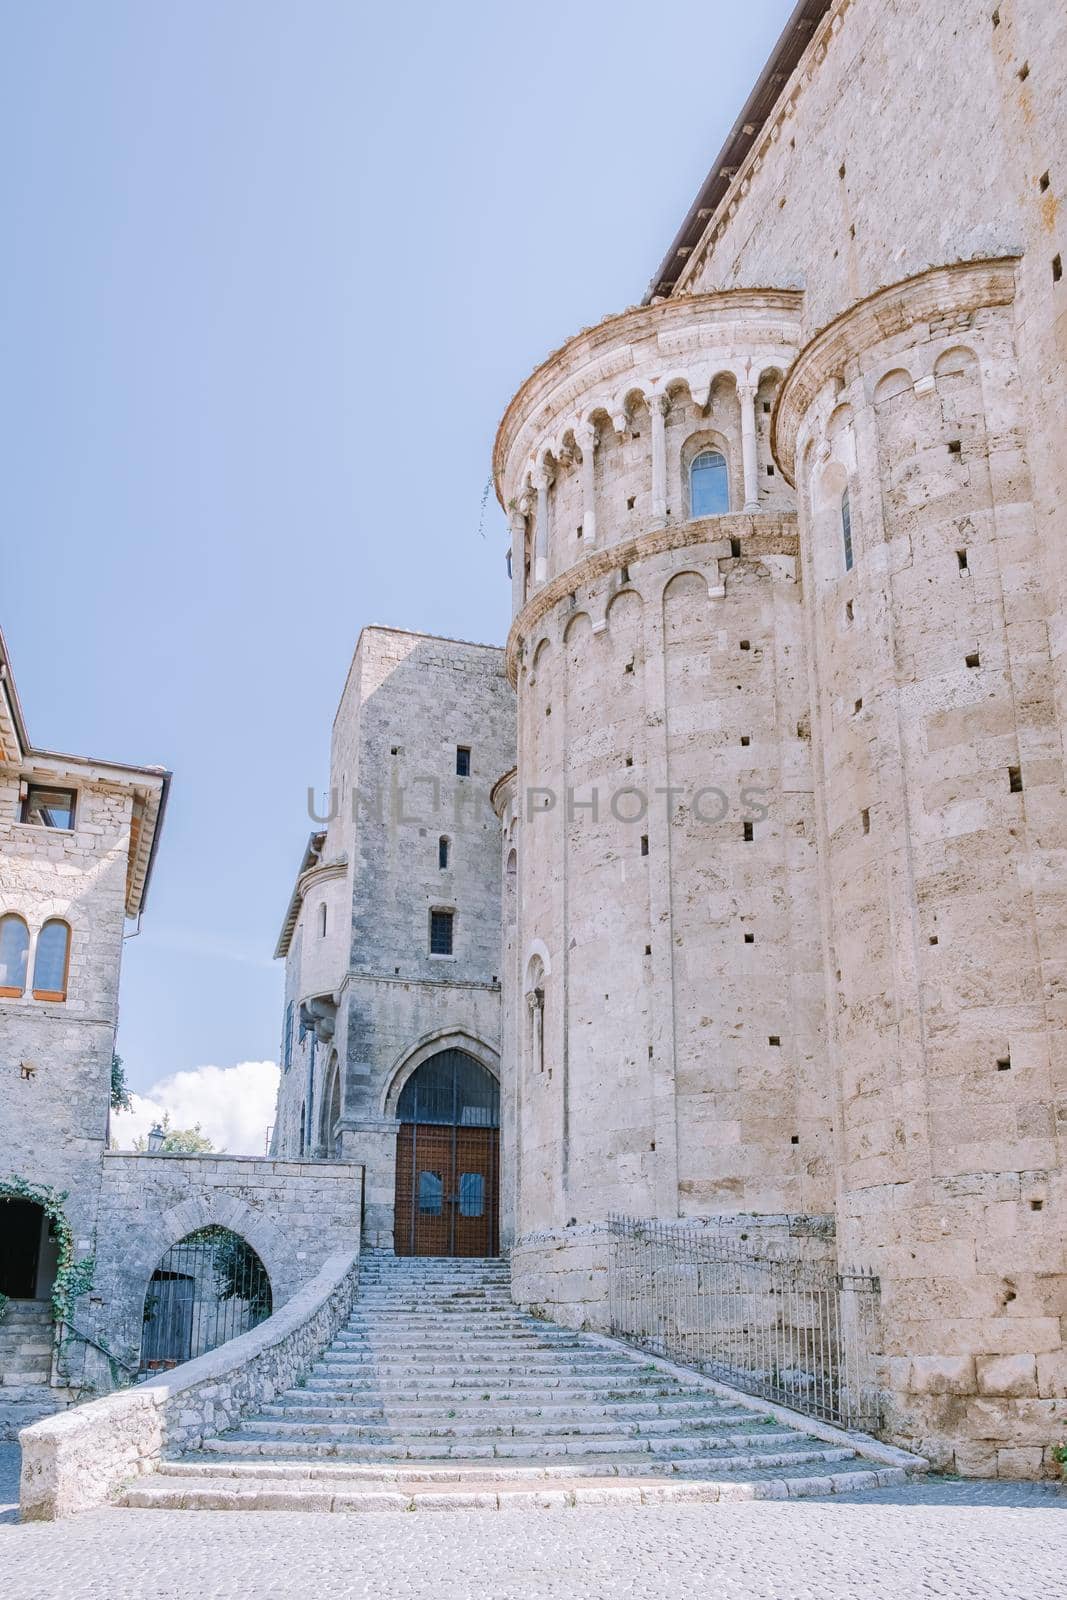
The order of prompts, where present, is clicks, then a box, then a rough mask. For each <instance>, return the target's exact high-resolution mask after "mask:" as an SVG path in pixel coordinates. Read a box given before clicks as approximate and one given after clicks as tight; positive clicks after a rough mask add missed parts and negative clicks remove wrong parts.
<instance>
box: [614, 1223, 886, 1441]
mask: <svg viewBox="0 0 1067 1600" xmlns="http://www.w3.org/2000/svg"><path fill="white" fill-rule="evenodd" d="M608 1229H609V1235H610V1238H609V1263H608V1285H609V1289H608V1292H609V1307H610V1316H611V1331H612V1333H613V1334H614V1335H615V1337H616V1338H619V1339H624V1340H626V1341H627V1343H629V1344H635V1345H638V1346H640V1347H641V1348H642V1349H645V1350H649V1351H651V1352H652V1353H654V1354H655V1355H659V1356H664V1357H667V1358H669V1359H670V1360H672V1361H679V1362H681V1363H683V1364H684V1365H686V1366H691V1367H695V1368H696V1369H697V1370H698V1371H700V1372H703V1373H705V1374H707V1376H709V1377H714V1378H719V1379H721V1381H722V1382H724V1383H729V1384H732V1385H733V1386H734V1387H735V1388H737V1389H742V1390H743V1391H744V1392H745V1393H746V1394H754V1395H760V1396H761V1397H763V1398H764V1399H767V1400H777V1401H779V1402H780V1403H781V1404H783V1405H788V1406H792V1407H794V1409H796V1410H797V1411H802V1412H804V1413H805V1414H806V1415H808V1416H812V1417H821V1418H823V1419H824V1420H825V1421H827V1422H836V1423H838V1424H840V1425H841V1426H843V1427H847V1428H862V1429H864V1430H865V1431H867V1432H872V1431H874V1430H876V1429H877V1428H878V1426H879V1423H880V1405H879V1394H878V1385H877V1382H876V1376H875V1372H874V1364H873V1359H872V1352H873V1350H874V1349H875V1347H876V1344H877V1328H878V1311H879V1281H878V1279H877V1277H875V1275H874V1274H873V1273H870V1272H846V1273H839V1272H838V1271H837V1270H836V1268H835V1265H834V1263H832V1262H826V1261H804V1260H799V1259H797V1258H796V1257H795V1256H793V1255H792V1254H791V1253H790V1254H787V1253H786V1252H785V1251H784V1250H775V1249H773V1248H770V1247H767V1246H758V1247H757V1246H755V1245H752V1244H747V1243H742V1242H741V1241H739V1240H737V1239H734V1238H730V1237H727V1236H725V1235H723V1234H722V1233H715V1232H710V1231H708V1230H705V1229H704V1228H702V1227H700V1226H699V1225H696V1224H686V1223H681V1224H674V1223H670V1222H654V1221H644V1220H641V1219H640V1218H636V1217H622V1216H612V1217H611V1218H610V1220H609V1224H608Z"/></svg>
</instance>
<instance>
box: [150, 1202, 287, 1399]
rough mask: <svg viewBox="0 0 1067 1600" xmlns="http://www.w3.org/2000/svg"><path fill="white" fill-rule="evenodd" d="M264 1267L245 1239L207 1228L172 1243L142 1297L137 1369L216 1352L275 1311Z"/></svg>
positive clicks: (173, 1362) (221, 1229)
mask: <svg viewBox="0 0 1067 1600" xmlns="http://www.w3.org/2000/svg"><path fill="white" fill-rule="evenodd" d="M273 1304H274V1297H273V1294H272V1292H271V1286H270V1278H269V1276H268V1274H267V1269H266V1267H265V1266H264V1265H263V1262H262V1261H261V1260H260V1258H259V1256H258V1255H257V1254H256V1252H255V1251H254V1250H253V1248H252V1246H251V1245H250V1244H249V1243H248V1242H247V1240H245V1239H242V1238H241V1236H240V1234H236V1233H233V1232H231V1230H230V1229H229V1228H220V1227H216V1226H215V1225H211V1226H209V1227H206V1228H198V1229H197V1230H196V1232H195V1233H190V1234H186V1236H185V1238H184V1239H179V1241H178V1243H177V1244H173V1245H171V1247H170V1249H169V1250H168V1251H167V1252H166V1254H165V1255H164V1257H163V1259H162V1261H160V1263H159V1266H158V1267H157V1268H156V1270H155V1272H153V1274H152V1277H151V1279H150V1281H149V1284H148V1288H147V1290H146V1293H145V1300H144V1315H143V1318H142V1323H143V1329H142V1335H141V1370H142V1372H146V1371H156V1370H158V1369H159V1368H161V1367H174V1366H177V1365H178V1364H179V1362H182V1361H191V1360H192V1359H193V1358H194V1357H196V1356H202V1355H204V1354H206V1352H207V1351H208V1350H215V1349H217V1348H218V1346H219V1345H220V1344H225V1343H226V1340H227V1339H233V1338H236V1337H237V1335H238V1334H241V1333H247V1332H248V1330H249V1328H254V1327H256V1325H257V1324H258V1323H260V1322H262V1321H264V1319H265V1318H267V1317H269V1316H270V1314H271V1311H272V1309H273Z"/></svg>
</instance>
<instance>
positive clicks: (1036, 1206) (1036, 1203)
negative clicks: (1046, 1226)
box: [1030, 1200, 1045, 1211]
mask: <svg viewBox="0 0 1067 1600" xmlns="http://www.w3.org/2000/svg"><path fill="white" fill-rule="evenodd" d="M1044 1209H1045V1202H1044V1201H1043V1200H1031V1202H1030V1210H1031V1211H1044Z"/></svg>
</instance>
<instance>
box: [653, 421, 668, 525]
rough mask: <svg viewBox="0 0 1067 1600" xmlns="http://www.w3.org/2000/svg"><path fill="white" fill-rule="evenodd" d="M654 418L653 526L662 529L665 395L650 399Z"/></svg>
mask: <svg viewBox="0 0 1067 1600" xmlns="http://www.w3.org/2000/svg"><path fill="white" fill-rule="evenodd" d="M648 409H649V412H650V413H651V416H652V525H653V527H656V528H662V527H663V525H664V523H665V522H666V521H667V434H666V426H665V425H666V419H667V412H668V411H669V410H670V401H669V400H668V399H667V396H666V395H665V394H653V395H650V396H649V399H648Z"/></svg>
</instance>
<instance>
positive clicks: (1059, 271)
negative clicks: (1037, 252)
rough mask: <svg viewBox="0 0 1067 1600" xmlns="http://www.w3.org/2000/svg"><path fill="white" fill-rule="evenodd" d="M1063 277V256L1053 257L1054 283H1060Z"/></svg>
mask: <svg viewBox="0 0 1067 1600" xmlns="http://www.w3.org/2000/svg"><path fill="white" fill-rule="evenodd" d="M1062 277H1063V258H1062V257H1061V256H1053V258H1052V281H1053V283H1059V281H1060V279H1061V278H1062Z"/></svg>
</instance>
